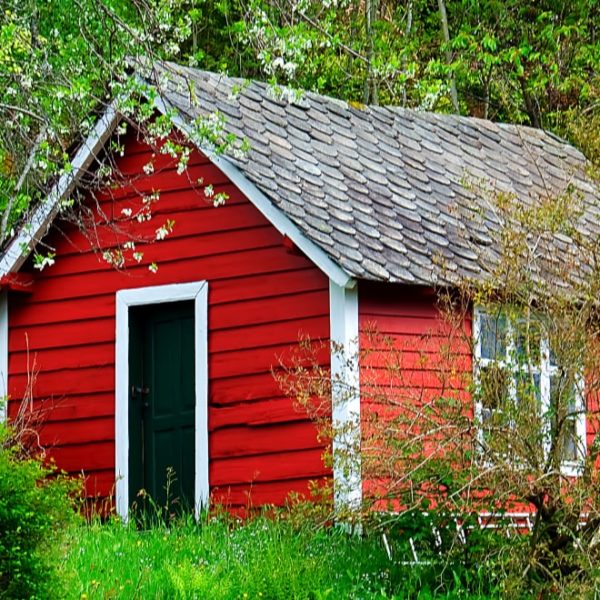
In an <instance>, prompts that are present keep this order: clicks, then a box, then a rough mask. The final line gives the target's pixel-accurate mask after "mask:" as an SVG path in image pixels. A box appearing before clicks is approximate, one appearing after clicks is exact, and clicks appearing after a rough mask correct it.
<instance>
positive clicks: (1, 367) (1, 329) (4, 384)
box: [0, 291, 8, 422]
mask: <svg viewBox="0 0 600 600" xmlns="http://www.w3.org/2000/svg"><path fill="white" fill-rule="evenodd" d="M7 401H8V292H6V291H3V292H0V422H2V421H6V415H7V414H8V410H7V405H6V402H7Z"/></svg>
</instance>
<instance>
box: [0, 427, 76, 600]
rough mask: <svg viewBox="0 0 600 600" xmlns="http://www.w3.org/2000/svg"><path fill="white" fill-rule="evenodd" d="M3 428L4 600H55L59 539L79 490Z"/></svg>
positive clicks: (0, 579) (0, 528) (0, 524)
mask: <svg viewBox="0 0 600 600" xmlns="http://www.w3.org/2000/svg"><path fill="white" fill-rule="evenodd" d="M12 439H14V438H11V431H10V429H9V428H8V427H7V426H5V425H3V424H1V423H0V598H3V599H4V598H19V599H21V598H27V599H36V598H43V599H44V600H46V599H49V598H54V597H56V596H57V592H56V590H57V589H61V587H62V586H57V585H55V583H56V577H57V566H58V564H59V563H60V558H61V557H60V554H61V544H60V541H61V540H60V538H61V534H62V533H63V532H64V531H65V528H66V526H67V525H68V524H69V523H71V522H72V521H73V520H74V519H76V513H75V511H74V510H73V501H72V496H71V494H72V492H73V491H74V486H75V484H74V483H73V481H72V480H69V479H68V478H66V477H65V476H64V475H62V474H57V473H56V472H55V471H54V470H53V469H51V468H50V467H48V466H45V465H44V463H43V461H42V460H41V459H40V458H35V457H28V456H26V455H24V454H23V452H22V448H20V447H19V446H18V445H16V444H15V443H14V442H12Z"/></svg>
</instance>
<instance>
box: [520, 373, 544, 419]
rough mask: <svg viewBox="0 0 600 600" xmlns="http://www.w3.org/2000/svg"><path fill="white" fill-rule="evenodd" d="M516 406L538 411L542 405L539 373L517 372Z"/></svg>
mask: <svg viewBox="0 0 600 600" xmlns="http://www.w3.org/2000/svg"><path fill="white" fill-rule="evenodd" d="M516 384H517V404H518V405H520V406H527V407H531V408H532V410H535V411H538V410H539V407H540V406H541V404H542V387H541V376H540V374H539V373H527V372H519V373H517V376H516Z"/></svg>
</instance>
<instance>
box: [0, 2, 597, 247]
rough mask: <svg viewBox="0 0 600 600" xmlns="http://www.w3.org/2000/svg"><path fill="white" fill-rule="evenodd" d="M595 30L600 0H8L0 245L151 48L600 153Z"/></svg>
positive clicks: (2, 51)
mask: <svg viewBox="0 0 600 600" xmlns="http://www.w3.org/2000/svg"><path fill="white" fill-rule="evenodd" d="M599 28H600V3H599V2H598V1H597V0H569V1H567V2H557V1H555V0H544V1H543V2H518V1H517V0H508V1H506V2H497V1H496V0H487V1H486V2H475V1H472V0H438V1H437V2H434V1H433V0H403V1H401V2H390V1H387V0H366V1H365V2H358V1H355V0H326V1H324V2H323V1H318V2H317V1H313V0H284V1H282V2H281V1H279V0H278V1H275V0H228V1H226V2H222V1H215V0H102V1H100V2H96V1H95V0H52V1H50V2H40V1H39V0H27V1H24V2H22V1H21V0H7V1H6V2H4V4H3V11H2V13H1V14H0V42H1V43H0V116H1V117H2V118H1V121H0V123H1V124H0V210H1V211H2V213H3V214H2V219H1V221H0V241H1V240H5V239H6V237H7V235H9V234H10V230H11V226H12V224H13V223H14V222H15V219H17V218H18V217H19V215H22V214H23V213H24V211H26V210H27V208H28V206H29V205H30V203H31V201H32V200H35V199H37V198H39V197H40V195H41V194H42V193H43V191H44V190H47V186H48V183H49V181H51V180H52V179H53V178H54V177H55V176H56V175H57V173H58V172H60V171H61V170H62V169H64V168H65V165H66V164H67V161H68V157H69V150H70V148H71V144H72V142H73V140H74V139H75V137H76V136H77V135H80V134H85V133H86V131H87V130H88V129H89V127H90V124H91V122H92V120H93V117H92V115H91V113H92V111H93V110H94V109H95V108H98V106H99V105H101V104H102V103H104V102H107V101H108V99H110V98H112V97H114V96H115V95H117V94H119V93H121V92H123V90H125V89H127V90H131V88H134V87H135V83H134V82H133V80H131V78H128V74H129V73H130V72H131V71H132V70H136V69H139V68H140V67H141V66H142V65H147V64H148V61H151V60H153V59H156V58H166V59H172V60H175V61H178V62H181V63H184V64H192V65H195V66H198V67H200V68H206V69H211V70H223V71H226V72H228V73H229V74H232V75H242V76H246V77H255V78H262V79H269V80H272V81H278V82H281V83H286V84H290V85H292V86H296V87H299V88H303V89H311V90H317V91H320V92H324V93H327V94H331V95H334V96H338V97H342V98H346V99H349V100H351V101H355V102H369V103H377V102H380V103H394V104H401V105H405V106H409V107H415V108H420V109H425V110H437V111H452V112H460V113H462V114H468V115H475V116H483V117H489V118H492V119H497V120H502V121H512V122H518V123H526V124H530V125H533V126H536V127H545V128H550V129H552V130H553V131H555V132H556V133H558V134H560V135H563V136H568V137H570V138H571V139H572V140H574V141H576V142H577V143H578V144H579V145H581V146H582V147H583V148H584V149H585V150H586V151H587V152H588V154H589V155H590V156H591V157H596V158H597V157H598V154H597V152H598V150H597V131H598V125H599V123H600V116H599V114H600V82H599V79H600V76H599V73H600V42H599V37H598V36H599Z"/></svg>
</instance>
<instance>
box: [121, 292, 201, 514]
mask: <svg viewBox="0 0 600 600" xmlns="http://www.w3.org/2000/svg"><path fill="white" fill-rule="evenodd" d="M183 300H193V301H194V351H195V378H196V382H195V385H196V390H195V394H196V405H195V414H194V420H195V424H194V425H195V432H194V433H195V435H194V444H195V452H196V456H195V459H194V465H195V469H194V470H195V480H194V507H195V512H196V515H198V513H199V512H200V510H201V509H202V507H203V506H206V505H207V504H208V496H209V483H208V326H207V314H208V283H207V282H206V281H196V282H193V283H178V284H172V285H158V286H152V287H143V288H135V289H128V290H120V291H118V292H117V296H116V346H115V476H116V490H115V491H116V496H117V513H118V514H119V515H120V516H121V517H122V518H123V519H125V520H126V519H127V517H128V513H129V386H130V383H129V308H130V307H132V306H142V305H147V304H160V303H165V302H178V301H183Z"/></svg>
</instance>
